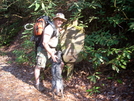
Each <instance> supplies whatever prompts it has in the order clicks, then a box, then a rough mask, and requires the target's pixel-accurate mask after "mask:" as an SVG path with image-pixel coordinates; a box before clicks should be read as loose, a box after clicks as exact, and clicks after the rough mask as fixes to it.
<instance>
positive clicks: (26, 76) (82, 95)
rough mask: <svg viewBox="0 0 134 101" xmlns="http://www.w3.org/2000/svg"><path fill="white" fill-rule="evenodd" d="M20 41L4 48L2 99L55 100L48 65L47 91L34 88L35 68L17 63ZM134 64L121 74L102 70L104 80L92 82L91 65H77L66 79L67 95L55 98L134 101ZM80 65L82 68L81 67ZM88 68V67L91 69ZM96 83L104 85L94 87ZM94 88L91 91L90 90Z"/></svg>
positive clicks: (44, 79)
mask: <svg viewBox="0 0 134 101" xmlns="http://www.w3.org/2000/svg"><path fill="white" fill-rule="evenodd" d="M17 45H19V43H17V42H16V43H14V44H13V45H11V46H10V47H8V48H1V49H0V101H53V99H52V93H51V92H49V91H50V90H51V73H50V69H49V68H47V69H45V70H44V72H42V74H41V75H43V76H41V79H42V82H43V85H44V87H45V90H44V91H42V92H40V91H38V90H37V89H36V88H35V87H34V83H35V80H34V67H32V66H31V67H30V66H26V65H17V64H16V63H15V62H14V59H15V56H14V55H13V53H12V51H13V50H15V49H16V48H17ZM133 66H134V65H131V68H129V69H126V70H121V71H120V72H119V73H116V72H115V71H112V70H111V69H105V70H103V69H101V70H100V71H101V72H102V74H100V75H99V76H100V79H99V80H97V83H96V84H92V83H91V81H90V80H89V79H87V77H88V76H89V75H91V74H92V73H93V71H92V69H91V68H90V65H84V64H83V63H80V64H76V65H75V72H74V75H73V76H72V78H71V79H69V80H67V79H65V78H64V83H65V85H66V87H65V88H64V98H61V97H60V96H56V98H55V99H54V101H134V67H133ZM77 67H78V68H77ZM87 68H88V69H87ZM93 86H96V87H100V88H99V89H98V91H99V93H97V92H96V91H97V89H93ZM88 89H90V90H91V89H92V93H93V94H92V95H90V94H91V93H88V92H86V90H88Z"/></svg>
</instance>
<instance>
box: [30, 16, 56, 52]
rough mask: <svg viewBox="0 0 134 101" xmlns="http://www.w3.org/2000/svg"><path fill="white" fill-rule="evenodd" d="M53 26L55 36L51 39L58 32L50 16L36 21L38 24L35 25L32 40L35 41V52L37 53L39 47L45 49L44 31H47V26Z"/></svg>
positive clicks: (41, 17)
mask: <svg viewBox="0 0 134 101" xmlns="http://www.w3.org/2000/svg"><path fill="white" fill-rule="evenodd" d="M48 25H51V26H52V28H53V29H54V32H53V35H52V36H51V37H54V36H56V34H57V32H56V28H55V25H54V24H53V23H52V21H51V20H50V17H48V16H40V17H39V18H37V19H36V22H35V24H34V27H33V34H34V35H33V38H32V40H33V41H35V48H36V49H35V50H36V51H37V47H38V46H40V47H43V45H42V41H43V38H42V35H43V31H44V29H45V27H46V26H48Z"/></svg>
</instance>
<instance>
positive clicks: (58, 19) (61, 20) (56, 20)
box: [54, 18, 64, 28]
mask: <svg viewBox="0 0 134 101" xmlns="http://www.w3.org/2000/svg"><path fill="white" fill-rule="evenodd" d="M63 21H64V20H63V19H60V18H57V19H54V24H55V26H56V27H57V28H58V27H61V25H62V24H63Z"/></svg>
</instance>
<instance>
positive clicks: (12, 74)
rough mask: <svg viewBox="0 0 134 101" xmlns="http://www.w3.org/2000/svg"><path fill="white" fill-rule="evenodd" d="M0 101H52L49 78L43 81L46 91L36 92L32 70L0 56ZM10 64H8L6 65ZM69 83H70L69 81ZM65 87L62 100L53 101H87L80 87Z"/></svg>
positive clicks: (4, 56)
mask: <svg viewBox="0 0 134 101" xmlns="http://www.w3.org/2000/svg"><path fill="white" fill-rule="evenodd" d="M0 60H1V61H0V101H52V94H51V92H48V91H49V90H50V89H51V83H50V82H51V78H49V79H47V78H46V79H45V80H43V82H44V83H45V87H46V90H45V91H43V92H40V91H38V90H37V89H36V88H35V87H34V72H33V71H34V69H33V68H32V67H23V66H17V65H15V64H14V61H13V59H12V58H11V57H10V56H8V55H3V56H0ZM8 62H10V63H8ZM70 82H71V81H70ZM76 86H77V88H78V87H79V89H76V88H75V87H74V86H73V85H70V87H66V88H65V90H64V95H65V97H64V98H61V97H58V96H57V97H56V100H55V101H88V97H87V96H86V95H87V93H86V92H85V90H86V86H84V87H85V88H84V89H81V88H80V87H81V85H79V86H78V85H76Z"/></svg>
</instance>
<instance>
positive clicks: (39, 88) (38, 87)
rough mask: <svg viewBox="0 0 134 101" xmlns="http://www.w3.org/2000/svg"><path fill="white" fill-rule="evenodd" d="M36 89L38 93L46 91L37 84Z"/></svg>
mask: <svg viewBox="0 0 134 101" xmlns="http://www.w3.org/2000/svg"><path fill="white" fill-rule="evenodd" d="M35 87H36V89H37V90H38V91H44V90H45V88H44V87H43V85H40V84H36V85H35Z"/></svg>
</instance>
